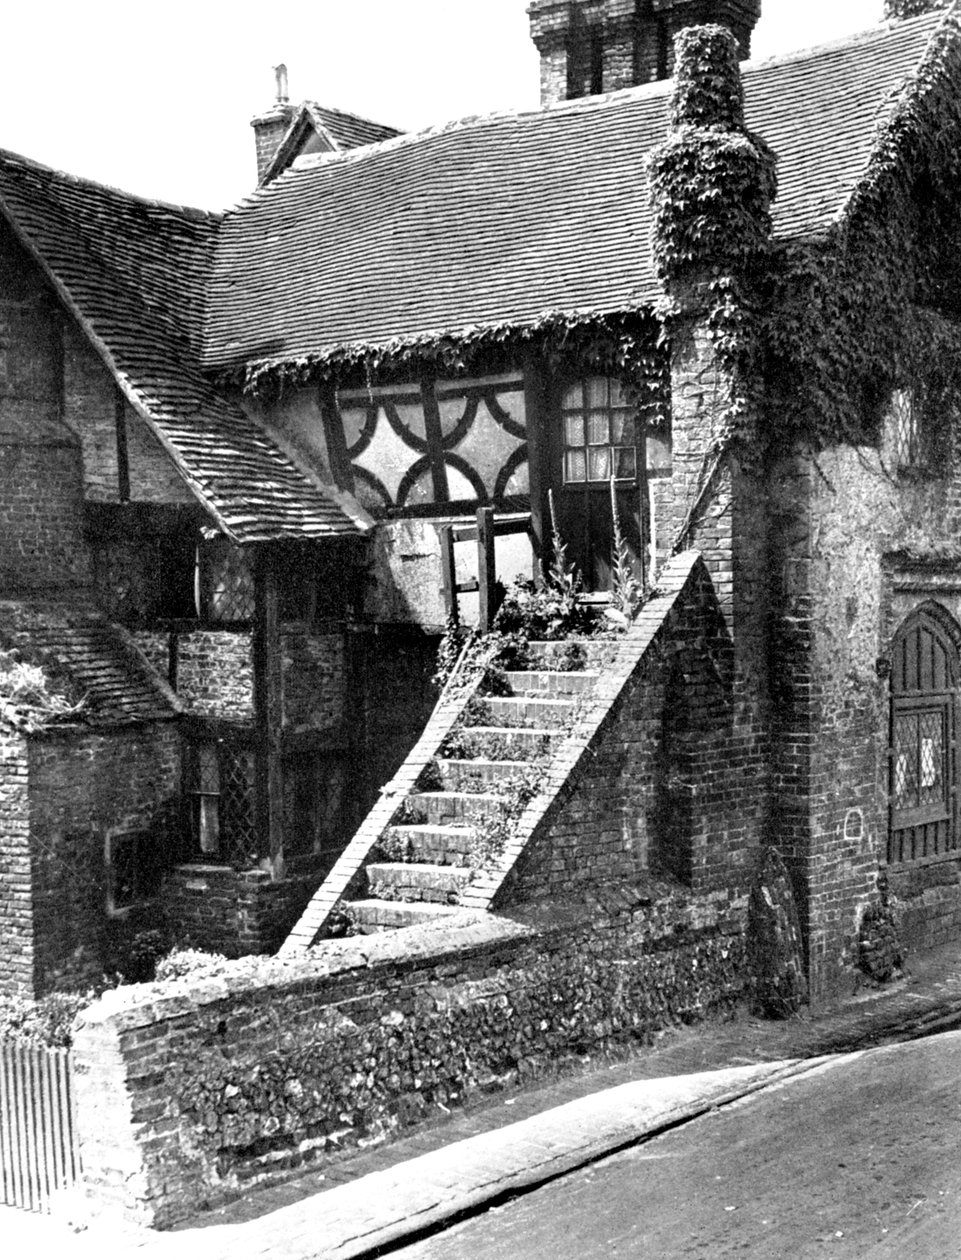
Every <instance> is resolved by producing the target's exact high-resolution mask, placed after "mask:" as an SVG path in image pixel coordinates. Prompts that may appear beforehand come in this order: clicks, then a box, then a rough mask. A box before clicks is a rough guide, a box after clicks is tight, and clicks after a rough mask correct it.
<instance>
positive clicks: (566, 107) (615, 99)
mask: <svg viewBox="0 0 961 1260" xmlns="http://www.w3.org/2000/svg"><path fill="white" fill-rule="evenodd" d="M953 8H954V5H951V6H949V7H948V9H941V10H936V11H934V12H931V13H923V14H920V15H918V16H916V17H913V18H902V19H899V20H897V21H888V22H882V23H879V24H878V25H876V26H873V27H868V28H866V29H865V30H863V31H855V32H852V33H851V34H848V35H843V36H839V37H838V38H837V39H834V40H828V41H826V42H824V43H822V44H815V45H812V46H811V47H809V48H800V49H793V50H791V51H790V52H784V53H777V54H775V55H774V56H771V57H765V58H759V59H756V60H754V59H752V60H749V61H745V62H742V63H741V74H742V77H744V78H750V77H751V76H753V75H754V74H757V73H760V72H762V71H766V70H769V69H772V68H776V67H778V66H782V65H793V64H797V63H800V62H805V61H812V60H815V59H817V58H818V57H822V56H825V55H828V54H830V53H833V52H837V51H839V50H842V49H851V48H856V47H858V46H859V45H862V44H870V43H874V42H876V41H878V40H882V39H886V38H890V37H891V36H892V35H895V34H897V33H899V32H901V31H904V30H907V31H911V30H916V29H923V28H924V27H925V26H929V27H930V28H931V30H932V32H933V31H934V30H936V29H937V27H938V25H939V24H940V22H942V21H943V20H944V17H945V14H946V13H950V12H951V11H952V9H953ZM671 89H672V80H670V79H659V80H655V81H654V82H651V83H640V84H636V85H635V86H633V87H627V88H618V89H616V90H614V91H612V92H602V93H597V94H595V95H591V96H579V97H576V98H574V99H573V100H563V101H554V102H552V103H551V104H549V105H539V106H534V107H531V108H528V109H499V110H491V111H490V112H488V113H485V114H467V115H464V116H463V117H460V118H452V119H447V120H445V121H444V122H439V123H432V124H430V125H429V126H427V127H422V128H420V129H418V130H416V131H401V132H399V133H398V134H397V135H395V136H392V137H390V138H388V139H386V140H380V141H375V142H374V143H372V144H367V145H362V146H360V147H358V148H355V149H347V150H336V151H332V152H329V153H307V154H302V155H301V156H299V157H297V158H295V160H294V161H293V162H292V163H291V164H290V166H289V167H288V168H287V170H286V171H284V172H283V174H282V175H280V176H278V179H283V178H284V177H285V176H287V175H289V174H290V172H292V171H294V172H296V171H308V170H316V169H318V168H321V167H327V166H335V165H340V164H342V163H346V162H358V161H364V160H366V159H368V158H372V157H373V156H374V155H375V154H378V153H384V152H391V151H393V150H394V149H399V148H405V147H406V146H408V145H416V144H420V143H425V142H427V141H428V140H431V139H433V138H435V137H438V136H442V135H448V134H452V133H454V132H457V131H463V130H466V129H467V128H469V127H475V126H477V127H481V126H485V125H488V124H496V123H497V122H500V121H504V120H516V121H519V120H522V119H527V118H538V117H553V116H556V115H557V114H559V113H581V112H585V113H586V112H594V111H598V110H604V109H607V108H610V107H611V106H613V105H617V104H621V103H625V102H627V101H634V100H643V99H645V98H647V97H659V96H667V95H668V94H669V93H670V91H671ZM307 103H308V102H305V104H307ZM318 108H324V107H322V106H318ZM331 112H338V111H336V110H332V111H331ZM368 121H372V120H368ZM377 125H381V124H377ZM273 183H276V181H272V184H271V185H270V186H272V185H273ZM266 187H268V186H267V185H264V186H263V187H261V188H257V189H255V190H254V191H253V192H252V193H250V194H249V195H248V196H247V197H244V198H243V199H242V200H241V201H239V202H237V204H236V206H231V207H229V208H228V209H227V211H226V212H225V213H227V214H229V213H230V212H231V210H234V209H240V208H241V207H244V206H247V205H249V204H250V202H251V200H256V199H257V198H258V194H261V193H263V191H264V188H266Z"/></svg>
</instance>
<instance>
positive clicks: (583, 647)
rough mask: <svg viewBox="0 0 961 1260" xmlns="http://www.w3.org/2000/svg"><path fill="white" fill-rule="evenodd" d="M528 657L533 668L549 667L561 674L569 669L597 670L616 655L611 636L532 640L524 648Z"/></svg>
mask: <svg viewBox="0 0 961 1260" xmlns="http://www.w3.org/2000/svg"><path fill="white" fill-rule="evenodd" d="M526 655H527V660H528V662H529V664H530V666H531V668H533V669H538V668H540V669H550V670H557V671H558V672H559V673H563V672H565V671H567V670H570V671H571V672H573V673H582V672H583V671H584V670H600V669H603V668H604V666H605V665H607V664H609V663H610V662H611V661H612V660H613V659H614V657H615V656H616V655H617V642H616V641H615V640H613V639H532V640H531V641H530V643H528V644H527V647H526Z"/></svg>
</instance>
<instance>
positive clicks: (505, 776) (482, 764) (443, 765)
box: [435, 757, 535, 793]
mask: <svg viewBox="0 0 961 1260" xmlns="http://www.w3.org/2000/svg"><path fill="white" fill-rule="evenodd" d="M435 764H436V766H437V771H438V773H439V774H440V777H441V782H442V783H443V784H444V789H445V790H446V791H449V792H465V793H470V792H475V791H476V792H478V793H481V792H483V791H484V790H485V789H486V788H488V787H489V786H490V785H491V784H498V783H505V782H507V781H508V780H510V779H513V778H516V777H518V776H523V775H527V774H530V773H533V772H534V771H535V767H534V765H533V764H532V763H531V762H529V761H522V760H518V761H492V760H489V759H488V758H486V757H472V758H470V759H469V760H461V759H459V758H456V757H439V758H438V759H437V762H436V763H435Z"/></svg>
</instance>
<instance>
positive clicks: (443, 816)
mask: <svg viewBox="0 0 961 1260" xmlns="http://www.w3.org/2000/svg"><path fill="white" fill-rule="evenodd" d="M495 782H496V780H495ZM507 803H508V802H507V798H506V797H504V796H498V795H497V794H496V793H494V792H415V793H412V794H411V795H410V796H408V797H407V802H406V804H407V808H408V810H409V811H410V813H411V814H413V815H414V816H415V817H416V818H417V819H418V820H419V821H421V822H423V823H426V824H427V825H428V826H433V827H445V826H455V827H456V826H458V825H462V826H464V825H466V826H469V825H470V824H471V823H472V822H479V821H480V820H481V819H484V818H490V817H491V816H492V815H496V814H501V813H503V812H504V808H505V806H506V805H507ZM412 821H413V819H412Z"/></svg>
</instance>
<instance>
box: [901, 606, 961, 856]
mask: <svg viewBox="0 0 961 1260" xmlns="http://www.w3.org/2000/svg"><path fill="white" fill-rule="evenodd" d="M957 707H958V651H957V648H956V647H955V645H954V643H953V642H952V641H951V639H950V637H949V635H948V634H947V633H946V631H945V630H944V629H943V627H942V626H941V625H939V623H938V622H937V621H936V620H935V619H934V617H932V616H931V615H930V614H928V613H926V612H923V611H922V612H918V613H914V614H912V615H911V616H910V617H909V618H908V619H907V621H905V623H904V625H903V626H902V627H901V629H900V630H899V631H898V634H897V638H896V639H895V643H894V651H893V654H892V661H891V738H890V748H889V757H890V785H889V827H888V862H892V863H901V862H923V861H932V860H936V859H937V858H940V857H944V856H947V855H948V854H949V853H951V852H953V851H954V850H956V849H957V847H958V768H957V763H958V750H957V724H958V723H957Z"/></svg>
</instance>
